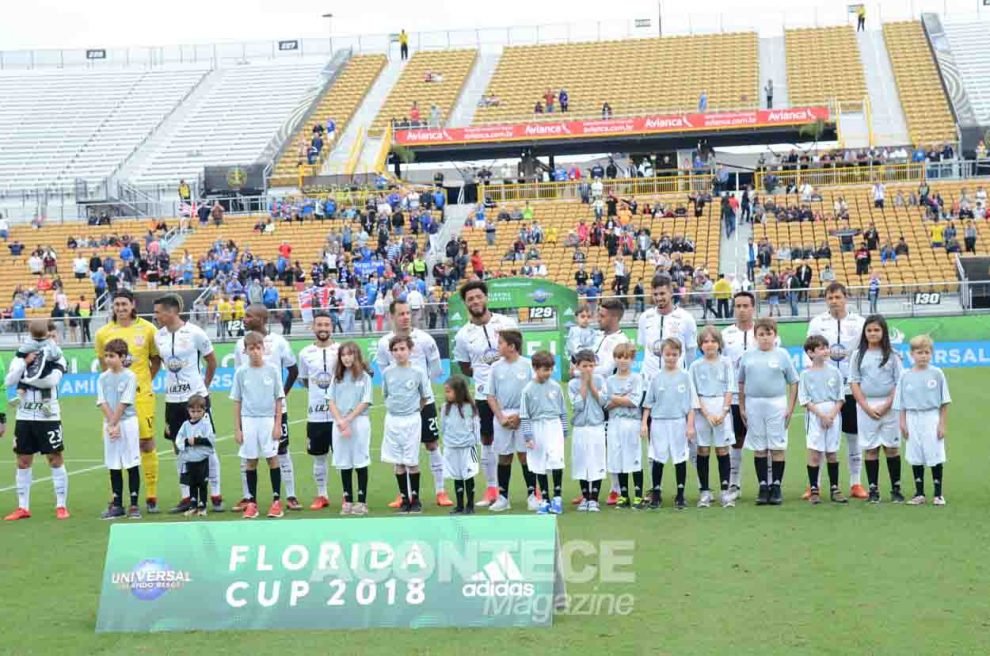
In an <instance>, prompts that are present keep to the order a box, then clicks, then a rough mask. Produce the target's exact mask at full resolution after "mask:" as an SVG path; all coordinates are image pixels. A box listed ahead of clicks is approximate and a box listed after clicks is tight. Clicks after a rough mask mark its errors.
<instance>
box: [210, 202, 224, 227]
mask: <svg viewBox="0 0 990 656" xmlns="http://www.w3.org/2000/svg"><path fill="white" fill-rule="evenodd" d="M210 218H212V219H213V225H215V226H218V227H219V226H222V225H223V205H221V204H220V201H215V202H214V203H213V209H211V210H210Z"/></svg>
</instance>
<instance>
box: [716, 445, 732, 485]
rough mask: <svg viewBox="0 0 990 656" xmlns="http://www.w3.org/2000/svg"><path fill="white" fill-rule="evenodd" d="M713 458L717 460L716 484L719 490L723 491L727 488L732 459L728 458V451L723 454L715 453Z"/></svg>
mask: <svg viewBox="0 0 990 656" xmlns="http://www.w3.org/2000/svg"><path fill="white" fill-rule="evenodd" d="M715 459H716V460H717V461H718V484H719V487H720V488H721V490H722V491H723V492H725V491H726V490H728V489H729V476H730V474H731V472H732V461H731V460H730V459H729V454H728V453H726V454H725V455H724V456H720V455H718V454H716V455H715Z"/></svg>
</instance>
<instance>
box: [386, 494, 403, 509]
mask: <svg viewBox="0 0 990 656" xmlns="http://www.w3.org/2000/svg"><path fill="white" fill-rule="evenodd" d="M388 507H389V508H401V507H402V495H401V494H400V495H399V496H397V497H395V501H393V502H392V503H390V504H388Z"/></svg>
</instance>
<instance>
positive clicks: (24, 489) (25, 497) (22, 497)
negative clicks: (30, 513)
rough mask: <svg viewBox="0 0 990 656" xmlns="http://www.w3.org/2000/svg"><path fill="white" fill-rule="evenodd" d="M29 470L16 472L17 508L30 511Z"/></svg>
mask: <svg viewBox="0 0 990 656" xmlns="http://www.w3.org/2000/svg"><path fill="white" fill-rule="evenodd" d="M31 476H32V474H31V468H30V467H28V468H27V469H18V470H17V507H18V508H23V509H24V510H31Z"/></svg>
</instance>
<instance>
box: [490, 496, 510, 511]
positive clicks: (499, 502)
mask: <svg viewBox="0 0 990 656" xmlns="http://www.w3.org/2000/svg"><path fill="white" fill-rule="evenodd" d="M488 510H489V512H496V513H497V512H505V511H506V510H512V504H510V503H509V500H508V499H506V498H505V497H503V496H501V495H499V497H498V499H495V503H493V504H492V505H490V506H488Z"/></svg>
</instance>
